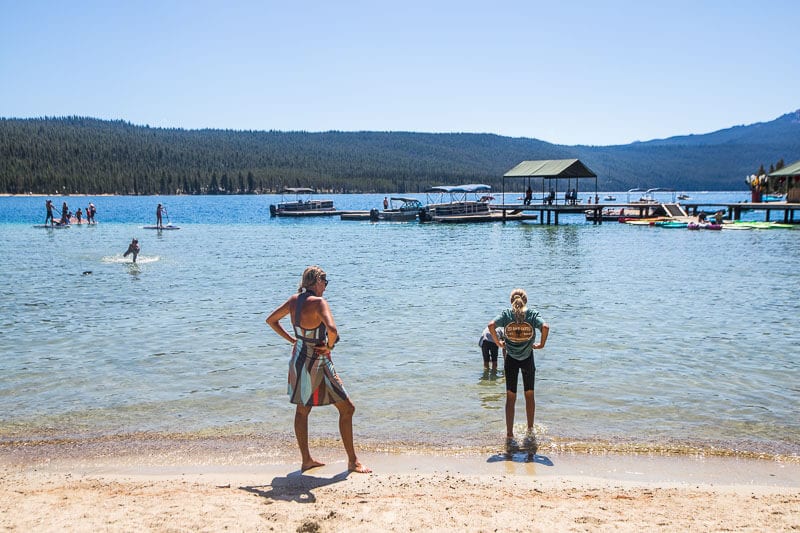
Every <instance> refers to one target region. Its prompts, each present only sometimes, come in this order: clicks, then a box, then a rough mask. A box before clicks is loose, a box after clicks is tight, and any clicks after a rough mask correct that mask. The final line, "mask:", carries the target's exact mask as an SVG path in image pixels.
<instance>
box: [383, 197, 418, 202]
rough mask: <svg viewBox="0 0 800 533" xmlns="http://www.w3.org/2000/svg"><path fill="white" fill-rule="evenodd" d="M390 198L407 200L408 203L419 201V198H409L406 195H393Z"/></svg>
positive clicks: (396, 200)
mask: <svg viewBox="0 0 800 533" xmlns="http://www.w3.org/2000/svg"><path fill="white" fill-rule="evenodd" d="M389 200H392V201H393V202H406V203H413V202H419V199H417V198H407V197H405V196H392V197H391V198H389Z"/></svg>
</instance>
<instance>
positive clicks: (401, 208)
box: [369, 196, 422, 222]
mask: <svg viewBox="0 0 800 533" xmlns="http://www.w3.org/2000/svg"><path fill="white" fill-rule="evenodd" d="M421 209H422V202H420V201H419V200H418V199H416V198H406V197H403V196H393V197H391V198H389V208H388V209H384V210H383V211H379V210H378V209H372V210H370V212H369V219H370V220H372V221H373V222H377V221H388V222H408V221H411V220H416V218H417V215H419V212H420V210H421Z"/></svg>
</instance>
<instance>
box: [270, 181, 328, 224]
mask: <svg viewBox="0 0 800 533" xmlns="http://www.w3.org/2000/svg"><path fill="white" fill-rule="evenodd" d="M315 192H316V191H314V189H310V188H308V187H287V188H285V189H284V190H283V194H282V196H283V198H282V199H283V200H284V201H282V202H280V203H278V204H271V205H270V206H269V214H270V216H273V217H286V216H294V217H308V216H325V215H336V214H338V212H337V211H336V208H335V207H333V200H316V199H314V198H312V195H313V194H315ZM292 195H293V196H294V200H292V201H286V200H285V197H286V196H292Z"/></svg>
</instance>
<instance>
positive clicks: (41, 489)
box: [0, 439, 800, 531]
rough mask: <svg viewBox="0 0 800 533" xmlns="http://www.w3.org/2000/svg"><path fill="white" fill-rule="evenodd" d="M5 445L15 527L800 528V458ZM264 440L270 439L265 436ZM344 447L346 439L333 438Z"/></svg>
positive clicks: (7, 521)
mask: <svg viewBox="0 0 800 533" xmlns="http://www.w3.org/2000/svg"><path fill="white" fill-rule="evenodd" d="M161 444H162V446H161V447H160V448H159V447H158V446H154V445H153V443H152V442H150V443H148V442H143V443H142V442H141V441H135V440H128V441H126V443H124V444H123V443H119V442H116V443H114V445H113V446H110V447H108V446H105V447H103V446H99V447H88V448H87V447H85V446H81V445H76V444H75V443H60V444H59V443H50V444H28V445H25V444H19V445H18V446H9V445H8V444H5V445H3V446H0V464H2V474H0V511H2V512H0V526H2V527H4V528H7V529H19V530H37V531H56V530H78V529H80V530H88V529H98V528H99V529H104V530H111V531H130V530H142V529H144V530H150V531H193V530H221V529H224V528H229V529H235V530H275V531H343V530H347V531H375V530H379V529H380V530H390V531H411V530H417V531H419V530H454V529H458V530H464V531H494V530H504V531H508V530H511V531H531V530H535V531H548V530H565V529H576V528H577V529H598V528H605V529H610V528H613V529H621V530H623V531H640V530H642V529H643V528H648V529H652V528H655V529H671V530H674V529H676V528H680V529H687V528H691V529H697V528H699V529H704V530H708V529H711V530H717V529H736V530H741V529H745V530H782V529H786V530H788V529H792V528H797V527H800V464H799V463H797V462H791V463H786V462H780V461H768V460H759V459H743V458H734V457H690V456H681V457H678V456H657V455H646V454H641V455H637V454H617V453H603V454H587V453H564V452H558V451H547V452H540V453H538V454H536V455H535V456H528V455H526V454H523V453H517V454H514V455H513V456H511V457H505V456H503V455H502V454H499V453H496V452H495V453H474V452H472V451H470V452H469V453H457V454H444V453H437V452H436V451H433V450H431V451H428V452H426V453H419V452H417V453H414V452H411V451H406V452H401V451H379V450H369V451H360V452H359V458H360V459H361V461H362V462H363V463H364V464H365V465H367V466H369V467H370V468H372V469H373V473H372V474H354V473H348V472H347V463H346V458H345V454H344V451H343V449H342V448H341V446H338V445H335V444H337V443H329V444H330V445H317V446H312V452H313V453H314V455H315V457H316V458H317V459H318V460H321V461H323V462H325V463H327V464H326V465H325V466H323V467H320V468H315V469H311V470H308V471H306V472H303V473H301V472H300V471H299V470H298V468H299V455H298V453H297V450H296V448H295V447H294V446H288V445H284V444H285V443H282V444H281V445H280V446H278V447H272V448H270V449H268V450H267V449H265V448H264V447H263V446H262V447H259V446H258V443H257V442H256V441H250V440H248V441H245V442H243V443H242V445H240V446H236V445H231V442H230V441H225V442H222V441H219V440H217V439H211V440H203V439H200V440H199V441H192V440H182V441H173V442H170V443H168V445H167V446H164V443H163V442H162V443H161ZM262 444H263V443H262ZM331 445H333V446H331Z"/></svg>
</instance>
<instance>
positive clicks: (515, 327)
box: [488, 289, 550, 453]
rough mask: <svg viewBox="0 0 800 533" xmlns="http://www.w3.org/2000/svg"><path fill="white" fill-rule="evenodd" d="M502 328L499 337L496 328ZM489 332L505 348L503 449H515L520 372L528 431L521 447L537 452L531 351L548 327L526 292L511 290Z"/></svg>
mask: <svg viewBox="0 0 800 533" xmlns="http://www.w3.org/2000/svg"><path fill="white" fill-rule="evenodd" d="M500 327H502V328H503V337H504V338H502V339H501V338H500V336H499V335H498V331H497V329H498V328H500ZM488 328H489V331H490V332H491V334H492V338H493V339H494V342H495V344H497V345H498V346H499V347H500V348H502V349H503V350H504V353H505V354H506V355H505V365H504V372H505V377H506V450H507V451H509V452H512V451H515V450H516V449H518V447H519V445H518V444H517V441H516V439H515V438H514V410H515V407H516V402H517V378H518V376H519V373H520V372H522V385H523V391H524V394H525V413H526V415H527V422H528V430H527V432H526V434H525V441H524V443H523V447H524V448H525V449H527V450H529V451H531V450H532V451H533V452H534V453H535V452H536V435H535V434H534V431H533V416H534V413H535V411H536V402H535V400H534V395H533V388H534V378H535V377H536V365H535V363H534V361H533V351H534V350H541V349H543V348H544V345H545V343H546V342H547V335H548V334H549V333H550V326H549V325H548V324H547V323H545V322H544V321H542V319H541V318H540V317H539V313H538V312H536V311H534V310H533V309H529V308H528V295H527V294H526V293H525V291H524V290H523V289H514V290H513V291H511V307H510V308H508V309H505V310H504V311H503V312H502V313H500V314H499V315H498V316H497V318H495V319H494V320H492V321H491V322H489V325H488ZM537 329H538V330H539V331H540V335H539V342H538V343H536V330H537Z"/></svg>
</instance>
